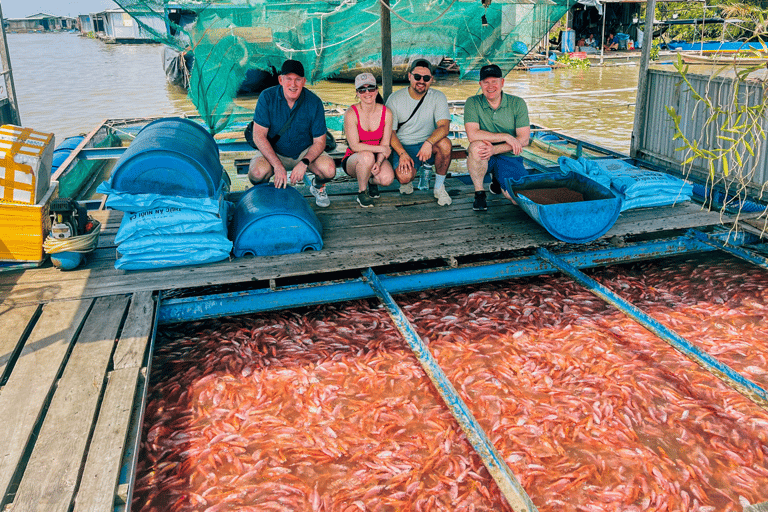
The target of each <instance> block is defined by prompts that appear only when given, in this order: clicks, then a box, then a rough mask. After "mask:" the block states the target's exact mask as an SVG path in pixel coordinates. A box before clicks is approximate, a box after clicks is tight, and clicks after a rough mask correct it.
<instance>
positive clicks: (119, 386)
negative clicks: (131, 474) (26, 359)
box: [75, 367, 141, 512]
mask: <svg viewBox="0 0 768 512" xmlns="http://www.w3.org/2000/svg"><path fill="white" fill-rule="evenodd" d="M140 372H141V368H138V367H135V368H121V369H119V370H115V371H113V372H111V373H110V374H109V382H108V383H107V389H106V391H105V392H104V400H103V402H102V404H101V409H100V410H99V419H98V420H97V421H96V428H95V429H94V431H93V440H92V441H91V445H90V447H89V448H88V458H87V460H86V461H85V467H84V469H83V477H82V479H81V481H80V487H79V488H78V491H77V496H76V498H75V512H112V511H113V510H114V501H115V494H116V490H117V483H118V479H119V478H120V465H121V462H122V456H123V451H124V449H125V443H126V439H127V433H128V428H129V425H130V422H131V412H132V408H133V402H134V399H135V396H136V392H137V388H138V384H139V375H140Z"/></svg>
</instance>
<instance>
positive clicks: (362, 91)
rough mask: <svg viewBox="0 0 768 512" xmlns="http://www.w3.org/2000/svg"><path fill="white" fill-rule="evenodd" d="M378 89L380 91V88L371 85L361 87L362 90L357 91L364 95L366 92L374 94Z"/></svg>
mask: <svg viewBox="0 0 768 512" xmlns="http://www.w3.org/2000/svg"><path fill="white" fill-rule="evenodd" d="M376 89H378V87H376V86H375V85H369V86H367V87H360V88H358V89H357V92H359V93H360V94H362V93H364V92H373V91H375V90H376Z"/></svg>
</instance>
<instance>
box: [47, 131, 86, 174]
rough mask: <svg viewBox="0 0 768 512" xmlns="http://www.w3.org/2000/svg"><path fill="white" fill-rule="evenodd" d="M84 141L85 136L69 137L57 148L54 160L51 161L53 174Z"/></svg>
mask: <svg viewBox="0 0 768 512" xmlns="http://www.w3.org/2000/svg"><path fill="white" fill-rule="evenodd" d="M83 139H85V136H83V135H75V136H73V137H67V138H66V139H64V142H62V143H61V144H59V145H58V146H56V150H55V151H54V152H53V159H52V160H51V174H53V173H54V171H56V169H58V168H59V167H61V164H63V163H64V161H65V160H66V159H67V158H69V155H70V154H72V150H74V149H75V148H76V147H77V146H79V145H80V143H81V142H83Z"/></svg>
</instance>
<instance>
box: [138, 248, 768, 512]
mask: <svg viewBox="0 0 768 512" xmlns="http://www.w3.org/2000/svg"><path fill="white" fill-rule="evenodd" d="M708 242H711V241H709V240H708ZM537 257H538V258H541V260H542V262H549V264H550V265H552V269H551V270H552V271H553V272H552V273H553V275H543V276H542V275H528V274H529V272H525V271H523V272H521V274H522V275H524V276H526V277H514V273H513V274H512V275H506V276H498V277H496V278H494V279H493V280H490V281H488V282H483V283H478V284H467V285H465V286H460V287H455V286H451V287H449V288H447V289H440V290H435V289H433V288H430V289H426V290H423V291H411V292H406V293H400V294H398V295H397V296H396V298H393V297H392V296H391V295H390V293H389V291H388V290H387V286H386V285H385V284H384V283H387V282H391V283H392V284H393V285H394V286H393V288H395V289H397V290H402V289H407V288H408V286H407V285H406V284H405V282H406V281H407V280H410V281H418V280H419V277H418V276H404V277H402V278H401V280H400V281H398V279H399V278H397V277H394V276H386V278H381V279H380V278H379V276H377V275H376V274H375V273H373V272H372V271H369V272H367V273H366V274H365V275H364V276H363V278H361V279H360V280H359V282H358V283H357V284H358V285H359V286H360V287H368V288H369V291H368V292H366V293H364V292H362V290H358V291H357V293H355V292H352V293H351V295H353V296H354V295H356V294H358V295H359V296H360V298H357V299H356V300H354V301H351V302H350V301H344V302H337V301H336V300H331V301H327V302H330V303H325V302H326V301H324V300H317V299H316V298H310V299H309V300H307V303H315V304H317V303H322V304H319V305H307V306H303V307H301V308H298V309H295V308H294V309H290V310H278V311H274V310H273V305H274V303H265V302H262V301H260V300H258V298H255V297H254V298H253V302H252V304H257V305H256V307H255V309H256V310H259V309H263V310H265V312H264V313H261V314H248V315H245V316H227V317H220V316H219V317H216V315H215V314H211V313H205V314H201V313H200V311H201V309H200V308H198V307H194V306H193V307H191V309H190V310H189V311H187V313H189V312H190V311H193V312H192V313H191V314H192V315H193V316H200V317H201V318H202V317H207V316H214V317H216V318H213V319H210V320H205V319H195V320H194V321H191V322H183V323H177V322H176V321H177V320H178V317H176V316H175V315H176V314H177V313H173V314H171V313H165V312H164V311H165V307H164V305H163V304H165V303H166V302H167V303H168V304H169V306H168V307H169V308H170V310H171V311H178V310H179V308H180V307H183V306H181V305H182V304H192V303H195V302H200V301H201V300H203V299H202V298H200V297H195V298H193V299H190V298H184V297H176V298H170V299H168V300H167V301H165V300H161V301H160V307H159V311H158V314H159V320H160V322H161V325H160V326H159V330H158V335H157V339H156V340H155V355H154V357H153V360H152V373H151V377H150V379H149V388H148V395H147V409H146V414H145V423H144V427H143V433H142V439H143V441H142V442H141V445H140V451H139V453H140V454H141V456H140V457H139V463H138V471H137V473H136V482H135V488H134V494H133V500H134V501H133V506H134V509H135V510H146V511H151V510H617V509H621V510H741V509H743V510H748V508H746V507H747V506H751V505H753V504H757V503H762V502H765V501H766V500H768V495H767V494H766V491H765V489H768V460H766V456H767V455H768V434H767V432H768V430H766V427H767V426H768V411H766V409H765V404H766V402H765V398H766V394H765V386H766V384H767V382H766V381H768V371H766V368H768V366H767V365H766V355H767V354H768V346H766V341H765V340H766V339H768V336H766V335H767V334H768V331H767V329H768V326H766V324H765V321H764V318H765V311H766V307H768V275H766V274H765V272H764V269H761V268H759V266H757V265H754V264H753V263H751V262H744V261H743V260H739V259H736V258H733V257H731V256H727V255H724V256H719V255H718V254H715V255H712V254H706V255H703V256H693V257H692V256H678V257H675V258H669V259H665V260H657V261H652V262H643V263H634V264H625V265H618V266H611V267H599V268H592V269H589V270H585V272H583V273H582V272H581V271H579V270H577V269H576V268H575V267H572V266H571V265H570V264H568V263H566V262H565V261H564V259H563V258H561V257H558V256H555V255H553V254H547V253H546V252H543V253H541V254H538V255H537ZM555 271H562V272H557V273H554V272H555ZM531 274H532V273H531ZM422 277H423V276H422ZM486 277H488V276H486ZM497 279H503V280H497ZM422 280H426V279H422ZM395 283H397V284H395ZM333 286H343V284H336V285H334V284H329V285H327V287H328V288H329V290H328V292H327V293H325V294H324V295H325V296H326V297H328V296H335V294H334V293H333V292H331V291H330V288H333ZM412 286H413V288H416V289H418V288H420V287H421V286H424V285H423V284H421V283H419V284H415V285H413V284H412ZM353 288H354V287H353V286H351V285H350V288H349V289H350V290H352V289H353ZM294 292H295V293H298V294H299V295H294V298H296V297H300V296H301V294H302V293H307V294H310V295H311V292H310V291H309V290H308V289H307V290H301V289H298V290H294ZM286 293H290V292H289V291H286ZM238 295H241V296H242V295H243V294H242V293H241V294H238ZM363 295H366V296H372V295H375V297H376V298H375V299H371V298H366V297H363ZM224 298H225V296H218V297H216V298H214V299H213V300H214V301H216V302H220V301H221V302H225V301H224V300H223V299H224ZM600 299H604V300H600ZM206 300H207V299H206ZM258 304H261V306H259V305H258ZM277 307H278V308H280V307H282V306H277ZM166 321H169V322H170V323H165V322H166ZM409 347H410V349H409ZM430 381H431V383H430Z"/></svg>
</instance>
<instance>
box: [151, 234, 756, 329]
mask: <svg viewBox="0 0 768 512" xmlns="http://www.w3.org/2000/svg"><path fill="white" fill-rule="evenodd" d="M734 243H743V238H739V239H738V240H735V241H734ZM714 250H715V248H714V247H712V246H711V245H709V244H706V243H704V242H702V241H699V240H696V239H694V238H692V237H690V236H681V237H677V238H672V239H668V240H660V241H653V242H647V243H643V244H638V245H630V246H627V247H612V248H605V249H597V250H590V251H582V252H572V253H568V254H563V255H560V258H562V259H563V260H564V261H566V262H567V263H569V264H571V265H574V266H575V267H578V268H591V267H599V266H604V265H609V264H615V263H627V262H631V261H639V260H644V259H651V258H660V257H667V256H677V255H682V254H690V253H697V252H708V251H714ZM557 271H558V269H557V268H556V267H555V266H553V265H551V264H550V263H548V262H546V261H543V260H542V259H540V258H537V257H528V258H521V259H517V260H513V261H509V262H503V263H493V264H489V265H482V266H473V267H463V268H455V269H445V270H435V271H430V272H422V273H412V274H407V275H384V276H381V277H380V279H381V281H382V283H383V284H384V286H386V287H387V289H388V290H389V291H390V292H391V293H394V294H398V293H408V292H415V291H421V290H429V289H435V288H446V287H451V286H463V285H468V284H477V283H483V282H489V281H501V280H505V279H512V278H515V277H526V276H534V275H540V274H552V273H555V272H557ZM371 297H373V293H372V292H371V290H370V288H369V287H368V286H366V285H365V283H363V282H362V280H361V279H351V280H349V281H346V282H342V283H321V284H315V285H304V286H293V287H285V288H279V289H276V290H271V289H263V290H251V291H246V292H238V293H224V294H216V295H207V296H201V297H189V298H183V299H166V300H163V301H162V303H161V306H160V311H159V316H160V319H159V323H160V324H167V323H175V322H187V321H194V320H201V319H204V318H217V317H221V316H231V315H243V314H247V313H258V312H263V311H275V310H281V309H288V308H292V307H299V306H312V305H317V304H328V303H332V302H341V301H347V300H356V299H365V298H371Z"/></svg>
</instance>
